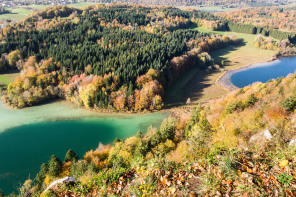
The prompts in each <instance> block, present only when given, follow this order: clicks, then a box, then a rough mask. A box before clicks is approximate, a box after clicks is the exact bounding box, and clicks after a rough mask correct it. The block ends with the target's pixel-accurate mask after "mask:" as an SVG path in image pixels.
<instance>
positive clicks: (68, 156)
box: [64, 149, 79, 163]
mask: <svg viewBox="0 0 296 197" xmlns="http://www.w3.org/2000/svg"><path fill="white" fill-rule="evenodd" d="M78 159H79V158H78V156H77V155H76V153H75V152H74V151H73V150H71V149H70V150H68V152H67V153H66V155H65V159H64V162H65V163H66V162H68V161H72V162H73V161H74V160H76V161H77V160H78Z"/></svg>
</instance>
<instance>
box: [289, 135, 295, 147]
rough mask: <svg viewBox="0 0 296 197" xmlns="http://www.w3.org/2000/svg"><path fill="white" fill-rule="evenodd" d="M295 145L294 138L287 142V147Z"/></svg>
mask: <svg viewBox="0 0 296 197" xmlns="http://www.w3.org/2000/svg"><path fill="white" fill-rule="evenodd" d="M295 145H296V136H294V137H293V138H292V139H291V141H290V142H289V146H295Z"/></svg>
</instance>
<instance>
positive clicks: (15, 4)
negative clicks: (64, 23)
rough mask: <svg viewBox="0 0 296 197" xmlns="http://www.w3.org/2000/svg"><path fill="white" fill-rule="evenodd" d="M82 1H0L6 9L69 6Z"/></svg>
mask: <svg viewBox="0 0 296 197" xmlns="http://www.w3.org/2000/svg"><path fill="white" fill-rule="evenodd" d="M77 2H80V1H77V0H43V1H38V0H0V4H1V6H2V7H5V8H15V7H18V6H26V5H28V6H29V5H67V4H73V3H77Z"/></svg>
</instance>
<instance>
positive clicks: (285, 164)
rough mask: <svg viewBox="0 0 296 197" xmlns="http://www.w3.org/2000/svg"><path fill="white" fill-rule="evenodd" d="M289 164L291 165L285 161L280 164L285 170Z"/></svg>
mask: <svg viewBox="0 0 296 197" xmlns="http://www.w3.org/2000/svg"><path fill="white" fill-rule="evenodd" d="M288 164H289V161H288V160H286V159H284V160H282V161H281V162H280V163H279V166H280V167H282V168H284V167H286V166H288Z"/></svg>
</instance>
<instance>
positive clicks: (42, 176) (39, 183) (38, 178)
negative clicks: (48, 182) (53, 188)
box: [36, 163, 48, 187]
mask: <svg viewBox="0 0 296 197" xmlns="http://www.w3.org/2000/svg"><path fill="white" fill-rule="evenodd" d="M47 172H48V165H47V164H46V163H43V164H42V165H41V167H40V171H39V173H38V174H37V176H36V185H37V187H41V186H42V183H43V181H44V179H45V175H46V173H47Z"/></svg>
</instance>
